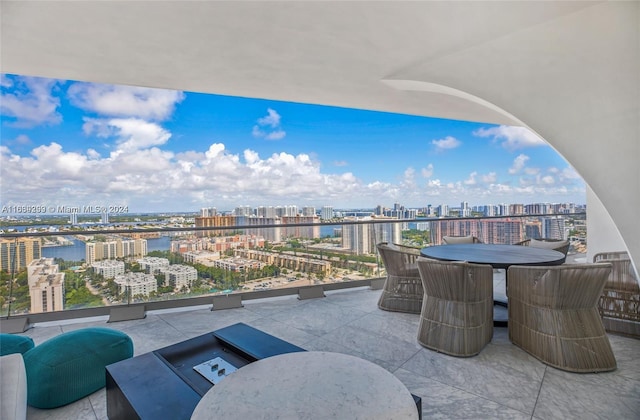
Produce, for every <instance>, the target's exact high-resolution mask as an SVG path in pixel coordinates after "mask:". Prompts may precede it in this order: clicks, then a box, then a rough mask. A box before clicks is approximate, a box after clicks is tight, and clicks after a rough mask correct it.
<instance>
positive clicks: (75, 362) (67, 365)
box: [24, 328, 133, 408]
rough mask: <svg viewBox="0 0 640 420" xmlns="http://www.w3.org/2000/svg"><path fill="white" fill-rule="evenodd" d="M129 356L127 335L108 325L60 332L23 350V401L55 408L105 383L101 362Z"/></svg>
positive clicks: (115, 360) (114, 360) (97, 388)
mask: <svg viewBox="0 0 640 420" xmlns="http://www.w3.org/2000/svg"><path fill="white" fill-rule="evenodd" d="M131 356H133V342H132V341H131V338H129V336H128V335H126V334H124V333H122V332H120V331H115V330H111V329H108V328H85V329H81V330H77V331H71V332H68V333H64V334H61V335H59V336H57V337H54V338H52V339H50V340H47V341H45V342H44V343H42V344H40V345H38V346H36V347H34V348H33V349H31V350H29V351H28V352H26V353H25V354H24V364H25V368H26V371H27V403H28V404H29V405H31V406H33V407H37V408H55V407H60V406H62V405H65V404H69V403H71V402H73V401H76V400H79V399H80V398H82V397H85V396H87V395H89V394H91V393H93V392H95V391H97V390H99V389H100V388H102V387H104V386H105V375H106V374H105V366H107V365H110V364H111V363H115V362H118V361H120V360H123V359H127V358H130V357H131Z"/></svg>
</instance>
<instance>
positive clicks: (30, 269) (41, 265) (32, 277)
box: [27, 258, 58, 287]
mask: <svg viewBox="0 0 640 420" xmlns="http://www.w3.org/2000/svg"><path fill="white" fill-rule="evenodd" d="M57 272H58V264H56V263H54V260H53V258H39V259H37V260H33V261H31V262H30V263H29V265H28V266H27V283H28V284H29V287H31V286H32V285H33V284H35V283H36V281H38V279H39V278H40V276H44V275H48V274H56V273H57Z"/></svg>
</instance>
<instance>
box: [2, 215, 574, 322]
mask: <svg viewBox="0 0 640 420" xmlns="http://www.w3.org/2000/svg"><path fill="white" fill-rule="evenodd" d="M542 217H544V218H547V219H544V220H546V221H543V219H541V218H542ZM583 221H584V214H581V215H580V214H578V215H576V214H572V215H537V216H517V217H516V216H510V217H469V218H446V219H442V218H418V219H412V220H397V219H384V220H380V219H377V220H376V219H372V218H366V219H364V220H363V219H355V218H354V219H349V218H345V219H344V220H340V221H336V222H335V223H334V222H331V223H322V224H313V223H300V224H289V225H286V226H283V225H265V226H246V225H243V226H224V227H221V226H218V227H209V228H196V227H194V226H183V227H166V226H164V227H163V226H158V225H153V226H145V227H144V228H140V226H135V225H113V226H96V227H94V228H91V229H84V230H77V228H76V229H75V230H65V228H64V227H58V228H57V231H53V232H52V231H48V230H45V231H41V230H38V229H47V227H35V228H33V227H32V229H29V230H28V231H26V229H24V227H22V231H20V228H21V227H6V226H5V227H3V229H4V231H3V233H2V234H1V235H0V246H1V248H0V257H1V258H2V261H1V262H2V267H3V269H2V272H1V276H2V284H1V286H0V304H1V306H2V312H1V315H2V316H5V317H6V316H8V315H9V316H19V315H26V314H30V315H33V314H38V313H50V312H59V311H69V312H72V311H73V310H76V309H87V308H105V307H106V308H109V307H117V306H122V305H132V304H144V303H153V302H160V301H177V300H180V301H181V305H180V306H184V305H185V303H184V300H185V299H192V298H198V297H208V296H216V295H221V294H232V293H242V294H243V299H245V297H247V298H251V297H252V296H262V295H268V293H269V292H270V291H279V290H284V289H287V290H290V291H291V294H295V293H296V290H297V288H300V287H304V286H314V285H329V284H334V285H335V284H338V283H340V284H345V285H346V286H348V285H349V284H350V283H353V284H354V285H356V284H361V283H358V282H362V281H363V280H370V279H377V278H384V277H385V276H386V273H385V270H384V266H383V264H382V262H381V260H380V258H379V256H378V254H377V250H376V246H375V245H376V244H377V243H379V242H395V243H402V244H404V245H409V246H413V247H416V248H422V247H426V246H432V245H439V244H440V243H441V238H442V236H444V235H453V236H464V235H473V236H477V237H478V238H480V239H481V240H482V242H485V243H515V242H518V241H521V240H524V239H526V238H529V237H540V236H542V235H541V233H542V232H543V231H544V229H546V231H548V232H557V234H559V235H562V236H563V237H568V238H570V239H571V240H572V241H571V243H572V248H571V250H570V253H571V252H584V251H585V246H586V231H585V230H584V223H583ZM551 224H555V225H551ZM543 225H544V226H543ZM541 229H542V230H541ZM265 293H266V294H265ZM256 294H257V295H256ZM193 301H194V303H193V304H201V302H202V301H201V300H197V302H198V303H195V302H196V300H195V299H194V300H193ZM186 304H187V305H188V302H187V303H186Z"/></svg>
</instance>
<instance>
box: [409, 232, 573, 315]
mask: <svg viewBox="0 0 640 420" xmlns="http://www.w3.org/2000/svg"><path fill="white" fill-rule="evenodd" d="M420 255H422V256H423V257H427V258H433V259H435V260H441V261H466V262H470V263H474V264H489V265H491V266H492V267H493V268H497V269H504V270H505V287H509V279H508V278H507V274H506V270H507V269H508V268H509V267H510V266H512V265H560V264H563V263H564V262H565V259H566V255H564V254H563V253H562V252H558V251H554V250H552V249H545V248H535V247H531V246H520V245H496V244H454V245H438V246H430V247H426V248H422V249H421V250H420ZM494 305H500V306H505V307H506V306H507V302H503V301H499V300H495V299H494ZM494 325H495V326H506V325H507V322H506V320H501V319H496V318H495V316H494Z"/></svg>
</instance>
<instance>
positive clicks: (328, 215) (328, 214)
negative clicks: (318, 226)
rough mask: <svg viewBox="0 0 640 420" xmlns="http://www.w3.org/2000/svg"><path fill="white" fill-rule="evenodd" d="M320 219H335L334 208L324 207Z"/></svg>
mask: <svg viewBox="0 0 640 420" xmlns="http://www.w3.org/2000/svg"><path fill="white" fill-rule="evenodd" d="M320 219H322V220H331V219H333V207H331V206H323V207H322V212H321V213H320Z"/></svg>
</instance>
